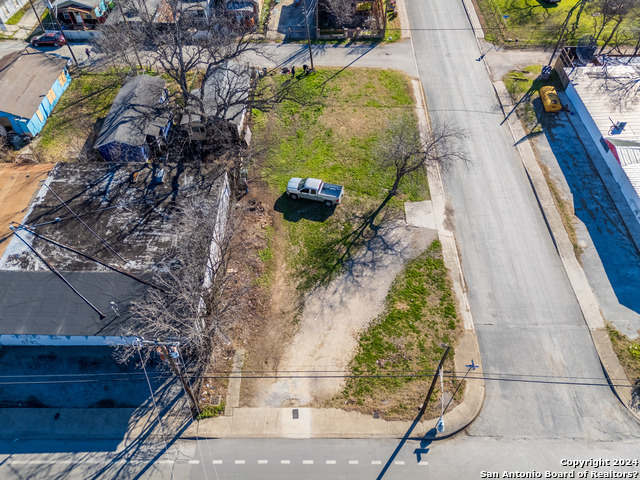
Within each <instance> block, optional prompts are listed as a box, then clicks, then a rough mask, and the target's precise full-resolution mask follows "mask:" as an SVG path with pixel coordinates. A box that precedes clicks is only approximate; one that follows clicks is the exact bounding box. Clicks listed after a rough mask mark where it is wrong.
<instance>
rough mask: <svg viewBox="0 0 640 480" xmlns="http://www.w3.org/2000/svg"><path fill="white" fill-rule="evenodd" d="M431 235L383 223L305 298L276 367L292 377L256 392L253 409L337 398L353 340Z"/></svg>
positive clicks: (298, 404) (349, 358) (352, 347)
mask: <svg viewBox="0 0 640 480" xmlns="http://www.w3.org/2000/svg"><path fill="white" fill-rule="evenodd" d="M435 236H436V233H435V231H432V230H427V229H423V228H417V227H410V226H407V225H406V224H404V222H393V223H389V224H387V225H385V226H384V227H381V228H380V231H379V233H378V235H377V236H376V237H375V238H374V239H372V240H371V241H370V242H369V243H368V245H367V248H365V249H363V250H362V251H361V252H359V253H358V254H357V255H356V256H355V257H354V259H353V260H352V264H351V265H349V266H348V268H347V269H346V272H345V273H344V274H342V275H341V276H339V277H338V278H336V279H335V280H334V281H333V282H331V283H330V284H329V285H328V286H327V287H323V288H319V289H317V290H315V291H313V292H312V293H311V294H309V295H308V296H307V298H306V299H305V305H304V309H303V312H302V314H301V316H300V319H299V328H298V331H297V332H296V334H295V336H294V337H293V339H292V341H291V342H290V343H289V344H288V345H286V347H285V349H284V352H283V355H282V360H281V361H280V363H279V366H278V371H279V373H280V374H281V375H283V376H285V377H286V376H287V375H295V376H296V377H297V378H281V379H279V380H278V381H277V382H275V383H273V384H272V385H270V387H269V388H263V389H260V391H259V392H256V393H257V396H255V397H254V399H253V402H254V405H262V406H270V407H287V406H302V405H309V404H320V403H322V402H323V401H325V400H326V399H328V398H330V397H332V396H333V395H335V394H337V393H338V392H339V391H340V389H341V388H342V384H343V378H340V376H339V373H340V372H344V371H345V369H346V368H347V366H348V363H349V361H350V360H351V358H352V357H353V354H354V352H355V350H356V348H357V346H358V335H359V334H360V332H361V331H362V330H363V329H364V328H365V327H366V326H367V325H368V324H369V322H370V321H371V320H373V319H375V318H376V317H377V316H378V315H379V314H380V312H381V311H382V309H383V308H384V300H385V297H386V295H387V292H388V290H389V287H390V286H391V284H392V282H393V281H394V280H395V278H396V276H397V275H398V274H399V273H400V272H401V271H402V269H403V268H404V266H405V265H406V263H407V262H408V261H410V260H412V259H413V258H415V257H417V256H418V255H419V254H420V253H421V252H423V251H424V250H425V249H426V248H427V246H428V245H429V243H430V242H431V241H432V240H433V239H434V238H435ZM331 372H333V373H334V376H333V377H332V376H331ZM336 372H338V375H336ZM305 376H307V378H305Z"/></svg>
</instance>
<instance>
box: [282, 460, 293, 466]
mask: <svg viewBox="0 0 640 480" xmlns="http://www.w3.org/2000/svg"><path fill="white" fill-rule="evenodd" d="M290 463H291V460H280V464H282V465H289V464H290Z"/></svg>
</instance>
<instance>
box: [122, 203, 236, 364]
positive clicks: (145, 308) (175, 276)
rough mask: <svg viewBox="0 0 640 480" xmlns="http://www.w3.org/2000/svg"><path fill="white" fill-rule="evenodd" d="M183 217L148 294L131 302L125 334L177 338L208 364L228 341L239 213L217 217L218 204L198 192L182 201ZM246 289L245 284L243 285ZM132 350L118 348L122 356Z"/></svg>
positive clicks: (233, 316)
mask: <svg viewBox="0 0 640 480" xmlns="http://www.w3.org/2000/svg"><path fill="white" fill-rule="evenodd" d="M179 208H180V215H181V218H182V219H183V220H182V223H181V225H180V226H179V227H178V228H179V231H180V234H179V236H178V240H177V243H176V246H175V248H173V249H171V250H170V251H169V252H167V255H166V257H165V260H164V261H163V262H161V263H160V265H159V266H158V269H157V273H156V275H155V278H154V279H153V282H154V284H155V285H157V287H159V288H149V289H148V291H147V293H146V295H145V296H144V297H143V298H141V299H139V300H137V301H136V302H134V304H133V305H132V310H133V311H134V312H135V313H134V319H135V320H137V321H134V322H132V326H131V327H129V330H130V331H129V332H128V334H129V335H133V336H138V337H144V338H146V339H154V340H165V341H166V340H168V339H179V341H180V343H181V345H182V349H183V352H184V353H185V354H186V355H188V356H189V357H190V358H192V359H194V360H195V361H196V364H197V365H198V366H206V365H207V364H208V361H209V359H210V354H211V352H212V350H213V346H214V343H215V342H216V341H222V342H224V343H229V342H230V339H229V334H228V329H229V328H230V327H231V326H232V324H233V322H234V321H236V320H237V317H238V315H237V310H238V309H239V308H240V302H241V298H242V295H243V291H244V290H243V288H244V287H243V286H242V285H241V284H238V282H239V281H238V279H237V278H236V277H235V276H234V275H233V274H231V273H229V272H227V269H226V267H227V263H228V261H229V259H230V257H231V255H232V254H233V252H232V250H233V249H232V248H231V243H230V239H231V237H232V235H233V232H234V231H235V230H236V229H237V228H238V226H239V225H240V222H241V218H240V217H239V216H231V217H230V218H228V219H227V218H226V217H225V216H224V215H220V214H219V213H220V212H219V211H218V208H219V205H218V204H217V202H215V201H213V200H211V199H209V198H206V197H202V196H196V197H191V198H189V199H186V200H185V201H183V202H182V204H181V205H180V207H179ZM247 288H248V287H247ZM133 354H136V351H134V350H132V349H130V348H127V347H125V348H123V349H120V351H119V352H118V357H119V359H120V360H125V359H127V358H129V356H131V355H133Z"/></svg>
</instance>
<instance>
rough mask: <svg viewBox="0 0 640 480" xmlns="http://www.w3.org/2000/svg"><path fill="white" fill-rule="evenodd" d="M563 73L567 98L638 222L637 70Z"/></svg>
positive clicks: (639, 72) (576, 68) (639, 93)
mask: <svg viewBox="0 0 640 480" xmlns="http://www.w3.org/2000/svg"><path fill="white" fill-rule="evenodd" d="M564 73H565V75H566V77H565V81H566V80H567V79H568V84H567V85H566V91H565V92H566V94H567V96H568V97H569V99H570V100H571V102H572V103H573V106H574V108H575V110H576V113H577V114H578V115H579V116H580V118H581V119H582V121H583V123H584V124H585V126H586V127H587V130H588V131H589V134H590V135H591V138H593V140H594V141H595V143H596V146H597V147H598V149H599V150H600V153H601V154H602V156H603V158H604V160H605V162H606V164H607V166H608V167H609V169H610V170H611V173H612V174H613V177H614V179H615V180H616V182H617V183H618V185H619V186H620V190H621V191H622V194H623V195H624V197H625V199H626V200H627V203H628V204H629V206H630V207H631V211H632V212H633V214H634V215H635V217H636V219H638V221H639V222H640V66H638V65H633V64H631V63H630V64H616V65H587V66H572V67H567V68H564ZM561 76H562V75H561Z"/></svg>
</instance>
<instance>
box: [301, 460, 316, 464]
mask: <svg viewBox="0 0 640 480" xmlns="http://www.w3.org/2000/svg"><path fill="white" fill-rule="evenodd" d="M302 464H303V465H313V460H303V461H302Z"/></svg>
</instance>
